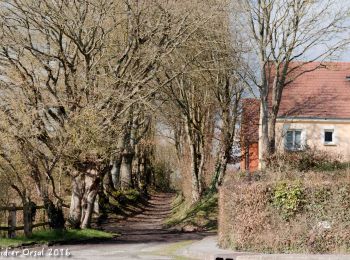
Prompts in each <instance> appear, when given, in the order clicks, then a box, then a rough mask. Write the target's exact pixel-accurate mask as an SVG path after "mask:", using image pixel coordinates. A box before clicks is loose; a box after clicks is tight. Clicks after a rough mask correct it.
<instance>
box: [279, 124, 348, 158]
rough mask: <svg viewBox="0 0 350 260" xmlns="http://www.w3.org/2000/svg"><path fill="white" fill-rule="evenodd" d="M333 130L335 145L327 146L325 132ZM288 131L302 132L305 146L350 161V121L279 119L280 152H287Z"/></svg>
mask: <svg viewBox="0 0 350 260" xmlns="http://www.w3.org/2000/svg"><path fill="white" fill-rule="evenodd" d="M332 129H333V130H334V133H333V140H334V144H325V143H324V131H325V130H332ZM287 130H301V131H302V133H301V139H302V144H303V145H307V146H309V147H310V148H316V149H319V150H324V151H327V152H330V153H334V154H335V155H340V156H341V159H342V160H343V161H350V120H319V119H317V120H316V119H315V120H312V119H309V120H307V119H299V120H297V119H293V120H287V119H278V121H277V124H276V147H277V150H278V151H280V152H282V151H284V150H285V135H286V132H287Z"/></svg>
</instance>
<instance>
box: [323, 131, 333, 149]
mask: <svg viewBox="0 0 350 260" xmlns="http://www.w3.org/2000/svg"><path fill="white" fill-rule="evenodd" d="M326 132H332V133H333V134H332V142H326ZM322 138H323V144H324V145H336V142H335V131H334V128H324V129H323V135H322Z"/></svg>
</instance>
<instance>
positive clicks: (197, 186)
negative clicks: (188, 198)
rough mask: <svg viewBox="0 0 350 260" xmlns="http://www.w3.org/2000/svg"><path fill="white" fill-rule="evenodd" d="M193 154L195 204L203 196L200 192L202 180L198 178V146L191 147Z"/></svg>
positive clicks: (193, 197)
mask: <svg viewBox="0 0 350 260" xmlns="http://www.w3.org/2000/svg"><path fill="white" fill-rule="evenodd" d="M190 152H191V177H192V202H193V203H195V202H197V201H199V199H200V196H201V190H200V183H199V182H200V180H199V178H198V177H199V176H198V161H197V158H198V154H197V152H196V146H195V145H194V144H192V145H190Z"/></svg>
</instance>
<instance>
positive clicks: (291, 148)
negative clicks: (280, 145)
mask: <svg viewBox="0 0 350 260" xmlns="http://www.w3.org/2000/svg"><path fill="white" fill-rule="evenodd" d="M288 132H293V147H288V144H287V136H288ZM295 132H300V147H295ZM303 132H304V131H303V130H302V129H287V130H286V134H285V137H284V148H285V150H287V151H302V150H303V149H304V133H303Z"/></svg>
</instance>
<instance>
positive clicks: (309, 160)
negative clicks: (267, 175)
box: [267, 147, 349, 172]
mask: <svg viewBox="0 0 350 260" xmlns="http://www.w3.org/2000/svg"><path fill="white" fill-rule="evenodd" d="M267 161H268V162H267V164H268V166H269V168H271V169H275V170H276V169H278V170H280V171H285V170H289V169H296V170H298V171H303V172H305V171H333V170H339V169H345V168H347V167H348V166H349V164H348V163H342V162H341V156H338V155H334V154H330V153H327V152H325V151H320V150H317V149H311V148H310V147H306V148H305V150H303V151H291V152H283V153H276V154H274V155H272V156H270V157H269V158H268V159H267Z"/></svg>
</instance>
